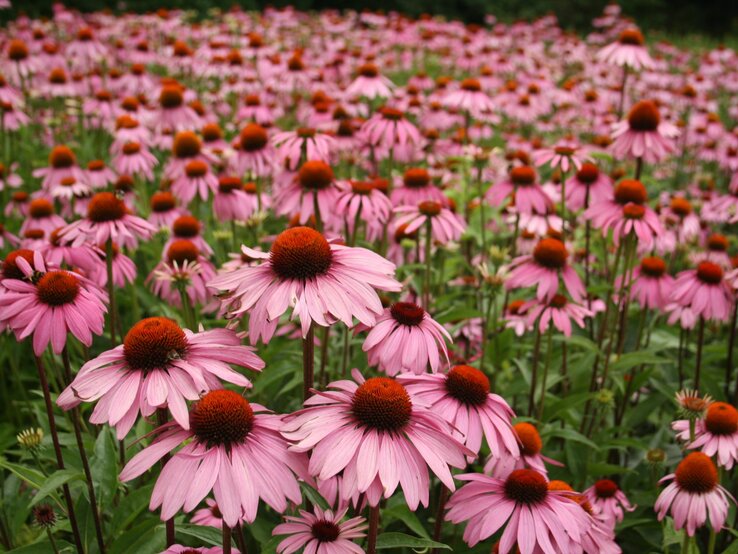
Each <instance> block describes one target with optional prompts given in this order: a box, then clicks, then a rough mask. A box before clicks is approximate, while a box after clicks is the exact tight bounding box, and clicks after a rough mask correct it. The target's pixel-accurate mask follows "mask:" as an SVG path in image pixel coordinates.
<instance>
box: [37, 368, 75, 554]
mask: <svg viewBox="0 0 738 554" xmlns="http://www.w3.org/2000/svg"><path fill="white" fill-rule="evenodd" d="M34 359H35V360H36V369H37V370H38V380H39V382H40V384H41V390H42V392H43V394H44V403H45V404H46V417H47V418H48V420H49V432H50V433H51V441H52V443H53V444H54V454H56V465H57V466H58V467H59V469H64V457H63V456H62V451H61V445H60V444H59V435H58V433H57V431H56V419H55V418H54V407H53V405H52V403H51V394H50V393H49V382H48V381H47V380H46V369H45V368H44V365H43V362H42V361H41V358H39V357H38V356H34ZM62 491H63V492H64V500H65V501H66V504H67V517H68V518H69V525H70V527H71V528H72V534H73V535H74V544H75V545H76V546H77V552H80V553H84V551H85V549H84V547H83V546H82V537H81V536H80V534H79V527H78V526H77V516H76V515H75V513H74V503H73V502H72V494H71V493H70V492H69V486H68V485H67V484H66V483H65V484H64V485H62Z"/></svg>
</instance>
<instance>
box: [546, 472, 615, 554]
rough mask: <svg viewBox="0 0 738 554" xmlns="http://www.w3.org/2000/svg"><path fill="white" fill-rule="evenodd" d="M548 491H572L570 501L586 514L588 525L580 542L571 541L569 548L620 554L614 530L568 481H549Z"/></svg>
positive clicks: (575, 550)
mask: <svg viewBox="0 0 738 554" xmlns="http://www.w3.org/2000/svg"><path fill="white" fill-rule="evenodd" d="M548 490H549V491H567V492H570V493H572V495H573V496H571V497H570V500H571V501H572V502H576V503H577V504H579V507H580V508H582V510H583V511H584V513H585V514H586V515H587V520H588V521H589V526H588V527H587V529H586V530H585V531H584V532H583V533H582V535H581V541H580V544H577V543H575V542H573V541H572V543H571V545H570V547H569V550H570V551H574V552H579V551H583V552H585V553H586V554H621V552H622V550H621V549H620V547H619V546H618V545H617V544H616V543H615V532H614V531H613V529H612V528H611V527H610V526H609V525H608V523H607V522H605V521H604V520H603V519H602V517H601V515H600V514H599V513H596V512H595V510H594V509H593V508H592V505H591V504H590V502H589V500H587V498H586V497H585V496H584V495H583V494H577V493H576V492H574V489H572V488H571V486H570V485H569V484H568V483H565V482H564V481H558V480H554V481H549V483H548Z"/></svg>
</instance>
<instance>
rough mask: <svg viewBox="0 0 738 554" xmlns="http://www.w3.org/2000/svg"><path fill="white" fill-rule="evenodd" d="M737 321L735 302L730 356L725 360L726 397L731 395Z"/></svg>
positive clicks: (737, 304)
mask: <svg viewBox="0 0 738 554" xmlns="http://www.w3.org/2000/svg"><path fill="white" fill-rule="evenodd" d="M736 322H738V302H735V306H734V307H733V319H732V320H731V322H730V338H729V339H728V358H727V359H726V360H725V397H726V398H729V397H730V380H731V378H732V377H733V351H734V350H735V325H736ZM737 390H738V389H737ZM737 394H738V393H737ZM734 404H735V403H734Z"/></svg>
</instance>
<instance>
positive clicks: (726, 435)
mask: <svg viewBox="0 0 738 554" xmlns="http://www.w3.org/2000/svg"><path fill="white" fill-rule="evenodd" d="M671 426H672V428H673V429H674V430H675V431H677V437H678V438H679V439H680V440H682V441H684V442H686V443H687V448H691V449H700V450H701V451H702V452H703V453H704V454H706V455H708V456H710V457H713V456H716V459H717V463H718V465H720V466H722V467H724V468H725V469H727V470H731V469H733V466H734V465H735V462H736V461H738V410H736V409H735V408H734V407H733V406H731V405H730V404H727V403H725V402H713V403H711V404H710V405H709V406H708V407H707V411H706V412H705V417H704V419H698V420H697V421H695V425H694V440H691V438H690V436H691V433H692V431H691V430H690V427H691V426H690V421H689V420H688V419H682V420H679V421H675V422H674V423H672V425H671Z"/></svg>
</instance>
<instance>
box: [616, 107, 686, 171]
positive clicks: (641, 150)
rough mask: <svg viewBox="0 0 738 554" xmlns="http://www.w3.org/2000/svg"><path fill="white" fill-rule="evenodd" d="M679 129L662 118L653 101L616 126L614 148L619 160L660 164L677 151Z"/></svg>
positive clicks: (634, 110)
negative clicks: (635, 159) (675, 139)
mask: <svg viewBox="0 0 738 554" xmlns="http://www.w3.org/2000/svg"><path fill="white" fill-rule="evenodd" d="M677 135H679V130H678V129H677V128H676V126H674V125H673V124H671V123H669V122H668V121H663V120H662V119H661V114H660V113H659V108H658V106H657V105H656V104H655V103H654V102H653V101H651V100H641V101H640V102H638V103H637V104H636V105H634V106H633V107H632V108H631V109H630V112H628V117H627V118H626V119H625V120H623V121H621V122H619V123H617V124H615V126H614V127H613V131H612V137H613V139H614V141H613V143H612V145H611V148H612V153H613V156H615V158H618V159H623V158H628V157H630V158H641V159H642V160H643V161H645V162H649V163H656V162H658V161H661V160H662V159H664V158H665V157H666V156H667V155H668V154H670V153H672V152H673V151H674V149H675V145H674V141H673V139H674V137H676V136H677Z"/></svg>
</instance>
